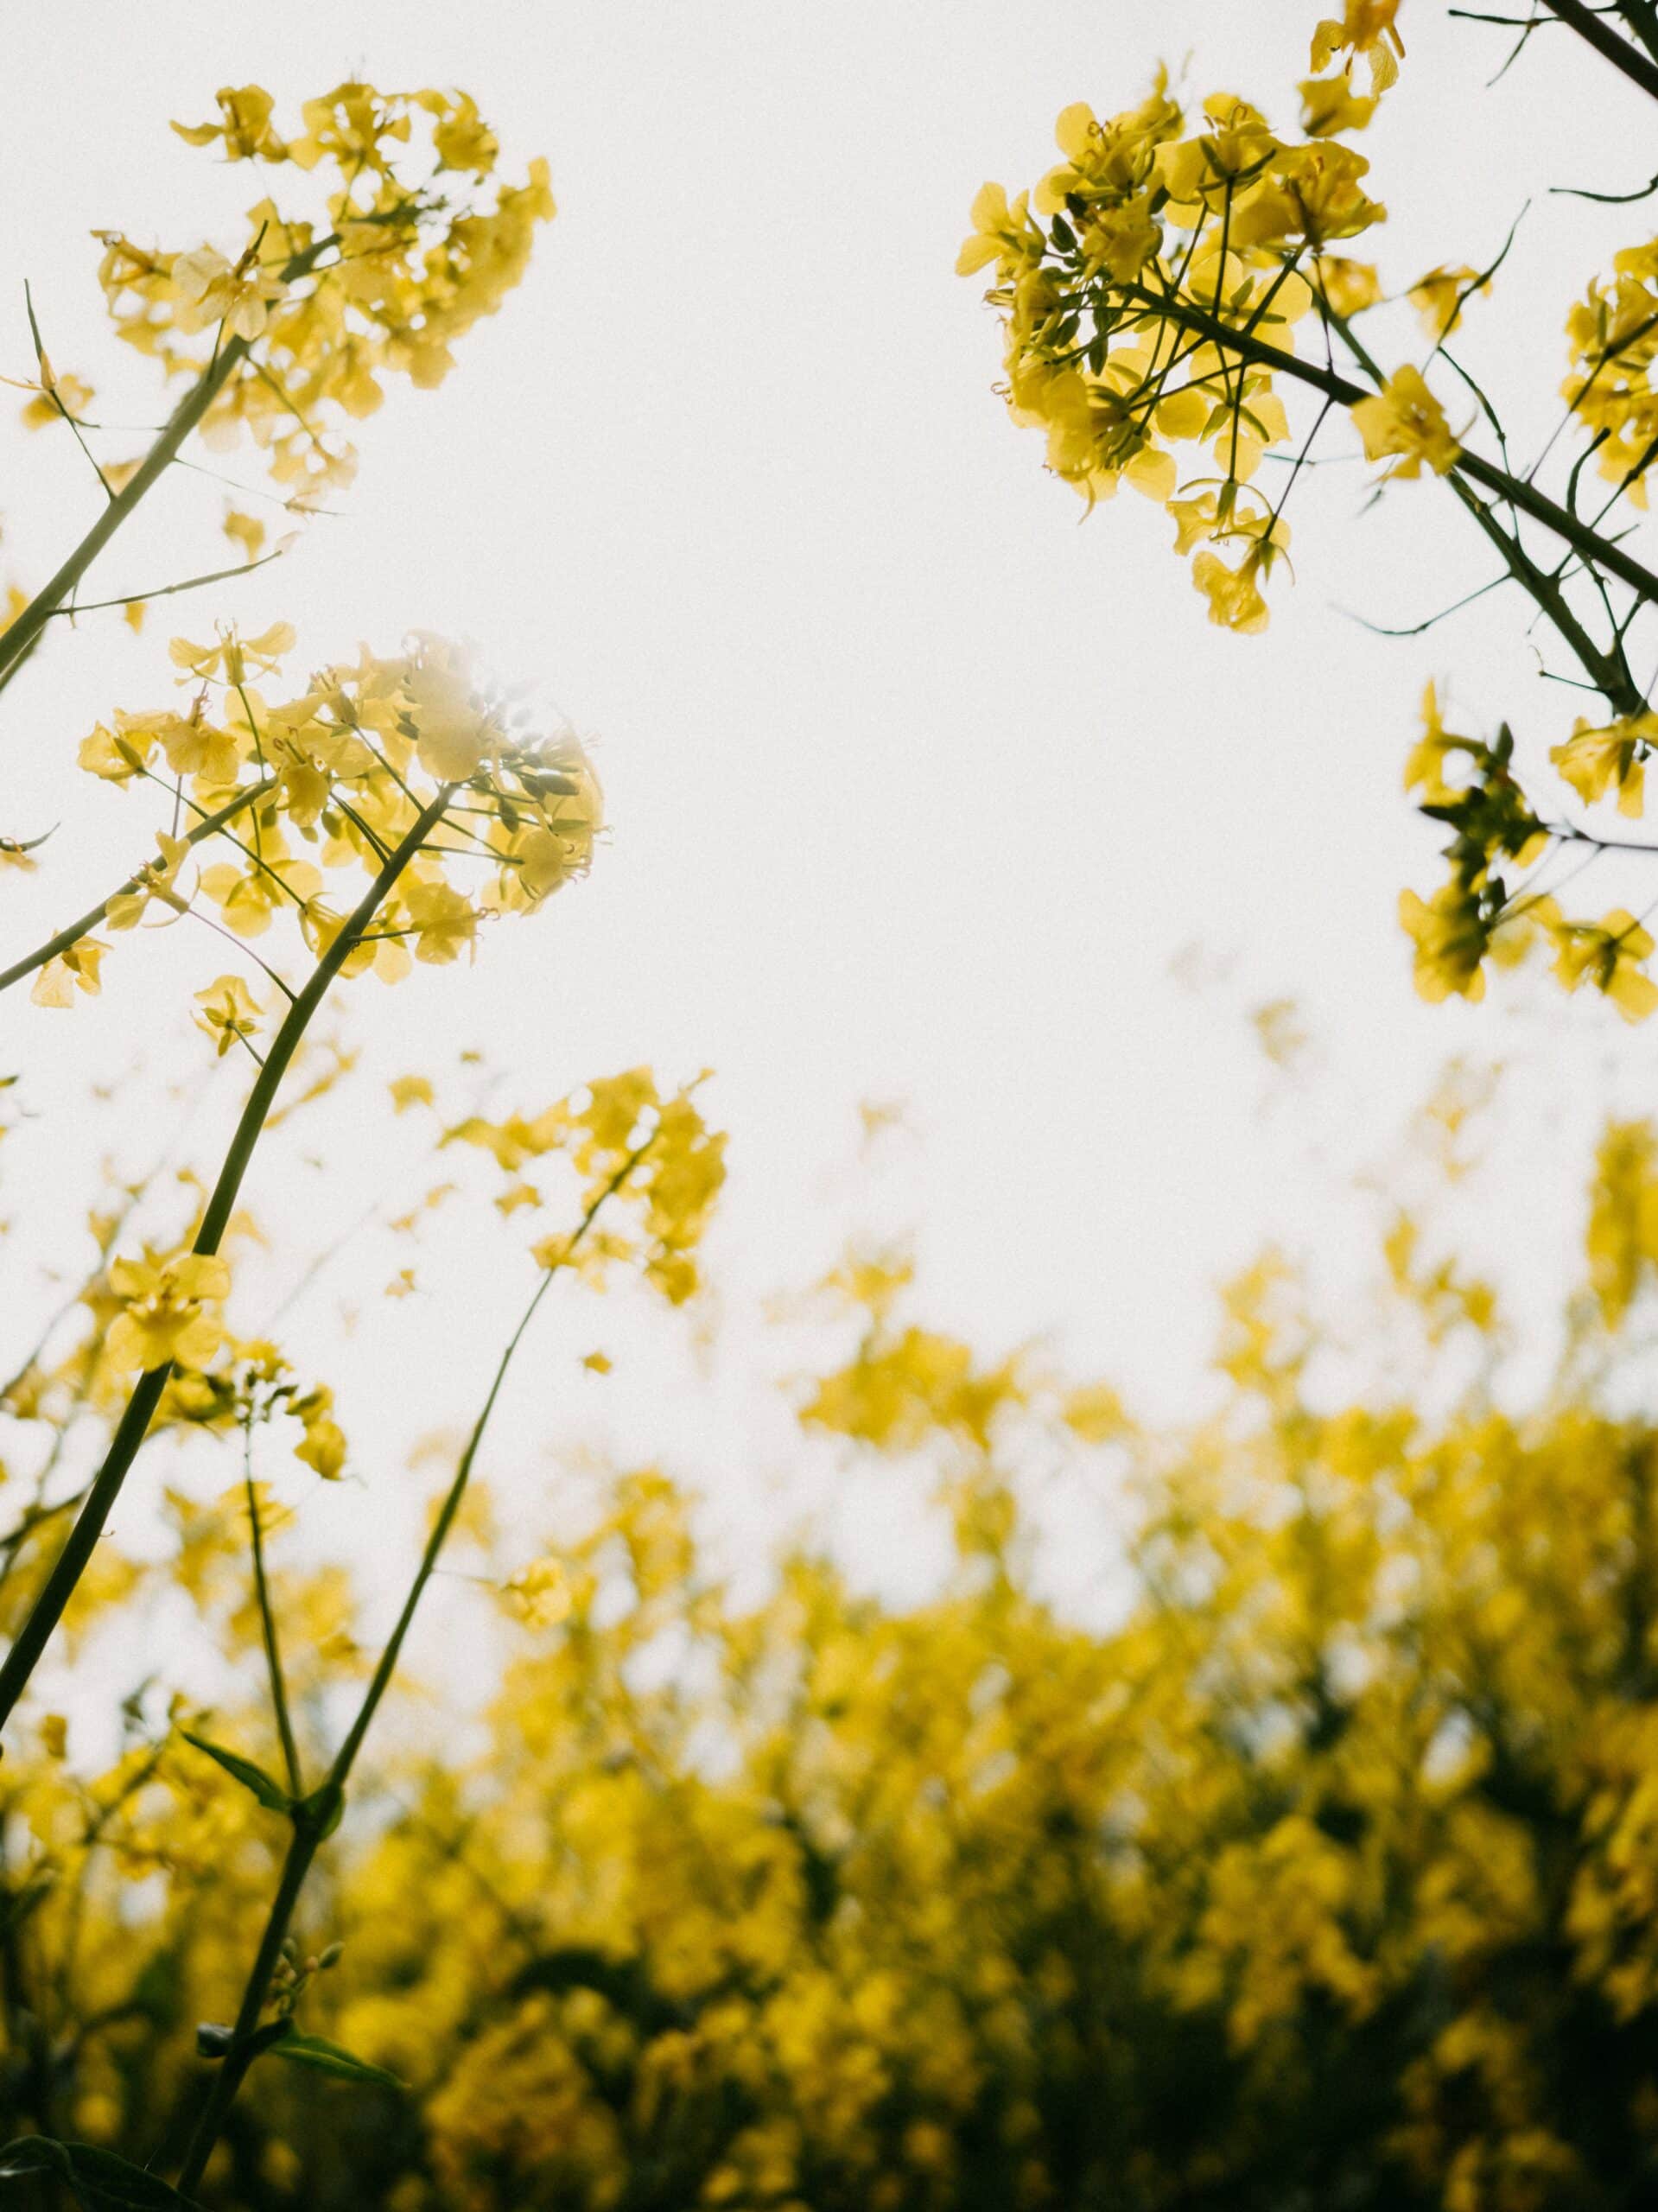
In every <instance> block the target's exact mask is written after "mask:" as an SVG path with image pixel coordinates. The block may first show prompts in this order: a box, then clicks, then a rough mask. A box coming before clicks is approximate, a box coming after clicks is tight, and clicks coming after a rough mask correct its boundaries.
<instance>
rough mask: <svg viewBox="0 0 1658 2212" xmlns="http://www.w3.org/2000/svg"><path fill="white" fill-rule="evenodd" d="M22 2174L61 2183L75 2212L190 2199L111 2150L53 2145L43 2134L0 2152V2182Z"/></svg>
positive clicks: (170, 2209) (168, 2209) (136, 2208)
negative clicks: (48, 2177)
mask: <svg viewBox="0 0 1658 2212" xmlns="http://www.w3.org/2000/svg"><path fill="white" fill-rule="evenodd" d="M26 2174H52V2175H55V2176H56V2177H57V2178H58V2179H59V2180H60V2181H64V2182H67V2183H68V2184H69V2193H70V2195H71V2196H73V2198H74V2200H75V2202H76V2203H77V2204H79V2206H80V2207H81V2212H175V2208H176V2207H178V2206H180V2205H183V2206H186V2207H193V2206H194V2199H193V2198H191V2197H188V2196H180V2195H179V2192H178V2191H177V2190H175V2189H174V2188H173V2187H172V2186H171V2185H170V2184H169V2183H167V2182H164V2181H162V2179H161V2178H160V2177H159V2176H158V2175H156V2174H147V2173H146V2172H145V2171H144V2170H143V2167H142V2166H130V2165H129V2164H127V2162H126V2160H125V2159H124V2158H117V2157H116V2155H115V2153H114V2152H113V2151H100V2150H98V2148H97V2147H96V2146H95V2145H92V2144H91V2143H56V2142H54V2141H52V2140H51V2139H50V2138H49V2137H48V2136H44V2135H21V2136H19V2137H18V2139H17V2140H16V2142H15V2143H8V2144H7V2145H6V2147H5V2149H4V2150H3V2151H0V2181H16V2180H20V2179H21V2178H22V2177H23V2176H24V2175H26Z"/></svg>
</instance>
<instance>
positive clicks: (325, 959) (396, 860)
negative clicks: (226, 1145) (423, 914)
mask: <svg viewBox="0 0 1658 2212" xmlns="http://www.w3.org/2000/svg"><path fill="white" fill-rule="evenodd" d="M449 791H450V786H449V785H448V784H445V785H442V786H441V789H440V790H439V791H438V793H437V796H436V797H435V798H434V799H432V800H431V802H430V803H429V804H428V805H427V806H425V807H423V808H422V810H421V812H420V814H419V815H418V816H417V817H416V820H415V822H414V823H413V825H412V827H411V828H410V830H409V831H408V833H407V835H406V836H404V837H403V840H402V842H400V843H399V844H398V846H397V849H396V850H395V851H394V852H393V853H392V854H391V856H390V857H389V859H388V860H387V861H386V863H385V865H384V868H382V869H381V870H380V872H379V874H378V875H377V876H376V877H375V879H374V880H373V882H372V884H371V885H370V887H369V888H368V890H367V891H366V892H365V893H364V896H363V898H362V900H361V901H360V903H359V906H357V908H356V910H355V912H353V914H352V915H351V917H350V918H349V919H348V920H347V922H346V925H345V926H344V927H343V928H342V929H341V931H340V934H339V936H338V937H336V938H335V939H334V943H333V944H331V945H330V946H329V947H328V949H327V951H326V952H325V953H324V954H323V955H322V957H321V959H320V960H319V961H318V962H317V964H316V967H315V969H314V971H313V973H312V976H311V980H310V982H308V983H307V985H306V986H305V988H304V989H303V990H302V992H301V993H300V995H299V996H298V998H296V999H295V1001H294V1003H293V1005H292V1006H291V1007H289V1011H288V1014H287V1016H286V1017H285V1019H284V1020H283V1025H282V1027H281V1028H280V1029H279V1030H278V1031H277V1032H276V1036H275V1038H274V1039H272V1042H271V1046H270V1053H269V1055H268V1057H267V1058H266V1060H265V1064H264V1067H262V1068H261V1069H260V1071H259V1074H258V1077H257V1081H256V1082H255V1084H254V1085H253V1088H252V1090H251V1091H250V1093H249V1094H248V1102H247V1104H246V1106H245V1108H244V1109H243V1111H242V1117H241V1120H240V1121H239V1122H238V1123H237V1126H236V1133H235V1135H234V1136H233V1137H232V1139H231V1144H230V1149H229V1151H228V1152H227V1153H226V1156H225V1164H224V1166H222V1167H221V1168H220V1169H219V1180H218V1181H217V1183H215V1185H213V1195H212V1196H211V1197H210V1198H209V1199H208V1201H207V1205H206V1210H205V1211H204V1212H203V1214H202V1217H201V1224H200V1228H199V1229H198V1230H197V1231H196V1239H195V1243H194V1245H193V1246H192V1247H191V1249H192V1250H193V1251H194V1252H197V1253H200V1254H212V1253H215V1252H217V1251H218V1249H219V1244H220V1242H221V1241H222V1239H223V1237H224V1235H225V1231H226V1228H227V1227H228V1226H229V1224H230V1217H231V1214H232V1211H233V1210H234V1208H235V1205H236V1200H237V1196H238V1192H240V1190H241V1187H242V1179H243V1177H244V1176H245V1174H246V1173H247V1167H248V1162H249V1161H250V1160H251V1158H252V1157H253V1149H254V1147H255V1146H256V1145H257V1142H258V1141H259V1135H260V1132H261V1131H262V1130H263V1128H264V1122H265V1116H267V1114H269V1112H270V1108H271V1105H272V1103H273V1102H274V1100H275V1098H276V1091H277V1089H278V1087H279V1086H280V1084H281V1083H282V1079H283V1076H284V1075H285V1074H286V1073H287V1071H288V1066H289V1062H290V1061H291V1060H292V1058H293V1057H294V1054H295V1052H297V1051H298V1049H299V1044H300V1040H301V1039H302V1037H303V1036H304V1034H305V1031H306V1028H307V1027H308V1023H309V1021H310V1020H311V1017H312V1015H313V1014H314V1013H315V1012H316V1010H317V1008H318V1007H319V1006H320V1005H321V1002H322V1001H323V999H324V997H325V996H326V995H327V990H328V987H329V985H330V984H331V983H332V982H333V981H334V977H335V976H337V975H338V974H339V972H340V969H341V968H342V967H343V966H344V965H345V963H346V959H347V958H348V957H349V956H350V954H351V952H352V950H353V948H354V946H355V945H356V944H357V942H358V939H359V937H360V936H361V934H362V932H363V931H365V930H366V929H367V927H368V925H369V924H370V923H371V922H372V920H373V918H374V916H375V913H376V912H378V908H379V906H381V904H382V902H383V901H384V899H385V898H386V897H387V896H388V894H389V893H391V888H392V887H393V885H394V884H395V883H396V882H397V879H398V877H399V876H400V875H401V874H403V870H404V868H407V867H408V865H409V863H410V861H412V860H413V859H414V857H415V855H416V853H417V852H418V851H419V850H420V849H421V847H422V844H424V842H425V841H426V837H427V835H428V833H429V830H430V829H432V827H433V826H434V824H435V823H436V822H437V821H438V820H439V819H440V818H441V816H442V813H443V810H444V809H445V807H446V806H447V805H448V801H449ZM172 1371H173V1363H172V1362H171V1361H170V1360H168V1361H165V1362H164V1363H162V1365H161V1366H159V1367H152V1368H150V1369H149V1370H148V1371H147V1372H146V1373H144V1374H143V1375H141V1376H139V1378H138V1381H137V1384H136V1385H135V1387H134V1389H133V1393H132V1395H131V1397H130V1399H129V1400H128V1402H127V1408H126V1411H125V1412H124V1414H122V1416H121V1420H120V1421H119V1423H118V1426H117V1428H116V1431H115V1434H114V1436H113V1438H112V1439H111V1443H110V1448H109V1452H108V1453H107V1454H106V1456H105V1460H104V1464H103V1465H102V1466H101V1467H100V1468H99V1469H98V1473H97V1475H96V1476H95V1477H94V1478H93V1480H92V1485H91V1488H90V1489H89V1490H88V1491H87V1493H86V1503H85V1504H84V1505H83V1506H82V1507H81V1510H80V1512H79V1516H78V1517H77V1519H76V1521H75V1524H74V1527H73V1529H71V1530H70V1532H69V1535H68V1537H67V1541H66V1542H65V1544H64V1547H63V1549H62V1551H61V1552H60V1553H59V1554H58V1557H57V1560H56V1561H55V1563H54V1566H53V1568H52V1571H51V1573H49V1574H48V1577H47V1579H46V1581H45V1583H44V1584H43V1585H42V1586H41V1592H40V1595H39V1596H38V1597H37V1598H36V1599H35V1603H34V1605H33V1606H32V1607H31V1608H30V1611H29V1618H27V1619H26V1620H25V1621H24V1623H23V1625H22V1628H21V1629H20V1630H18V1633H17V1639H16V1643H14V1644H13V1645H12V1647H11V1649H10V1651H9V1652H8V1653H7V1655H6V1659H5V1663H4V1665H3V1666H0V1727H3V1726H4V1725H5V1723H6V1721H7V1720H8V1719H10V1715H11V1713H12V1710H13V1708H14V1707H16V1703H17V1700H18V1699H19V1698H20V1697H21V1696H22V1694H23V1691H24V1689H25V1688H26V1687H27V1685H28V1682H29V1676H30V1675H32V1674H33V1673H34V1671H35V1667H36V1666H37V1665H38V1663H39V1662H40V1657H41V1653H42V1652H43V1651H44V1650H45V1649H46V1646H47V1644H48V1642H49V1641H50V1639H51V1637H52V1633H53V1630H54V1629H55V1628H56V1627H57V1624H58V1623H59V1622H60V1620H61V1619H62V1618H63V1611H64V1608H65V1606H66V1605H67V1604H68V1602H69V1600H70V1599H71V1597H72V1596H73V1594H74V1590H75V1586H76V1585H77V1583H79V1580H80V1578H81V1576H82V1575H83V1574H84V1573H86V1567H87V1565H88V1563H89V1561H90V1560H91V1559H92V1552H93V1550H94V1548H95V1547H96V1545H97V1543H98V1537H99V1536H100V1535H102V1534H103V1529H104V1523H105V1521H107V1520H108V1518H109V1516H110V1510H111V1507H112V1506H113V1505H114V1503H115V1501H116V1499H117V1498H118V1497H119V1496H120V1493H121V1486H122V1484H124V1482H125V1480H126V1478H127V1471H128V1469H129V1468H130V1466H131V1465H132V1462H133V1460H134V1459H136V1458H137V1453H138V1447H139V1446H140V1445H141V1444H142V1443H143V1440H144V1437H145V1434H146V1433H147V1432H148V1430H149V1424H150V1422H151V1421H152V1420H153V1419H154V1418H155V1414H156V1407H157V1406H158V1405H159V1404H160V1403H161V1398H162V1391H163V1390H164V1389H166V1387H167V1381H168V1376H170V1375H171V1373H172Z"/></svg>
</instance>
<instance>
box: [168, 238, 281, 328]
mask: <svg viewBox="0 0 1658 2212" xmlns="http://www.w3.org/2000/svg"><path fill="white" fill-rule="evenodd" d="M249 251H250V252H251V248H250V250H249ZM173 285H174V289H175V291H176V293H177V295H178V298H179V302H180V306H179V311H178V316H177V321H178V327H179V328H180V329H181V330H182V331H186V332H194V331H198V330H206V329H208V328H209V327H211V326H212V325H213V323H216V322H222V323H223V324H224V326H225V328H226V330H227V331H229V333H230V334H231V335H232V337H234V338H245V339H248V340H252V339H255V338H257V337H259V336H260V335H261V334H263V332H264V327H265V324H266V323H267V321H269V320H270V303H271V302H272V301H273V300H279V299H281V297H282V296H283V291H284V290H285V289H286V287H285V286H284V284H283V280H282V278H281V277H279V276H277V275H276V271H275V270H268V269H261V268H260V267H259V266H258V265H257V263H255V264H250V262H249V257H248V255H247V254H244V255H243V257H242V258H241V259H240V260H239V261H238V262H236V263H235V264H232V263H230V262H228V261H226V258H225V257H224V255H223V254H222V253H220V252H219V251H217V250H216V248H214V247H213V246H210V245H201V246H197V247H196V248H195V250H194V251H193V252H190V253H181V254H180V255H179V257H178V258H177V259H176V260H175V262H174V264H173Z"/></svg>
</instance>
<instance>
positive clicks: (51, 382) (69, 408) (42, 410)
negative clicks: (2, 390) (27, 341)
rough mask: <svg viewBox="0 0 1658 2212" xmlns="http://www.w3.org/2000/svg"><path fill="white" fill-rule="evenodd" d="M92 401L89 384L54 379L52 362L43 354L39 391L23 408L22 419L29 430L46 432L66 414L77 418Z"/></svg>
mask: <svg viewBox="0 0 1658 2212" xmlns="http://www.w3.org/2000/svg"><path fill="white" fill-rule="evenodd" d="M54 394H55V395H56V397H54ZM60 400H61V401H62V403H63V404H62V406H61V407H60V406H59V404H58V402H59V401H60ZM91 404H92V386H91V385H89V384H83V383H82V382H81V380H80V378H79V377H77V376H67V375H66V376H54V374H53V372H52V365H51V363H50V362H49V361H48V359H46V357H45V355H44V354H42V355H41V388H40V390H39V391H37V392H36V393H35V397H34V398H33V399H31V400H30V401H29V404H28V406H27V407H25V408H24V410H23V414H22V419H23V422H24V423H25V424H26V425H27V427H28V428H29V429H31V430H44V429H49V428H50V426H51V425H52V424H53V423H59V422H61V421H62V419H63V416H65V415H66V414H68V415H73V416H76V417H77V418H79V416H80V415H81V413H82V412H83V411H84V410H85V409H86V408H87V407H89V406H90V405H91Z"/></svg>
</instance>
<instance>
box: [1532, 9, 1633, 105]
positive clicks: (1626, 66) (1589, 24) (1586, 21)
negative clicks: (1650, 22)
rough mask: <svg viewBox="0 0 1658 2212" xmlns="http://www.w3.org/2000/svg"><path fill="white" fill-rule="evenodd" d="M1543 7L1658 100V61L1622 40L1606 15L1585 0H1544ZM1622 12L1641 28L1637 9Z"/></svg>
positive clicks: (1621, 12) (1631, 80)
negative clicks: (1586, 4) (1598, 11)
mask: <svg viewBox="0 0 1658 2212" xmlns="http://www.w3.org/2000/svg"><path fill="white" fill-rule="evenodd" d="M1543 5H1544V7H1546V8H1547V10H1548V11H1549V13H1550V14H1551V15H1552V16H1559V17H1560V21H1561V22H1563V23H1569V24H1570V25H1571V27H1572V29H1573V30H1574V31H1576V33H1577V34H1578V36H1579V38H1580V39H1582V40H1584V41H1585V43H1586V44H1588V45H1590V46H1592V47H1593V48H1594V49H1595V51H1596V53H1597V54H1604V55H1605V57H1606V59H1607V60H1608V61H1610V63H1611V65H1612V67H1613V68H1615V69H1619V70H1622V72H1623V74H1624V75H1625V76H1626V77H1627V78H1628V79H1629V82H1630V83H1631V84H1632V85H1639V86H1640V87H1641V89H1642V92H1646V93H1648V94H1649V95H1650V97H1651V98H1652V99H1655V100H1658V62H1655V61H1653V60H1650V59H1649V58H1648V55H1646V54H1642V52H1641V51H1640V49H1639V48H1637V47H1633V46H1631V45H1630V44H1629V41H1628V40H1627V39H1624V38H1620V37H1619V36H1618V35H1617V32H1616V31H1615V30H1614V29H1612V27H1611V25H1610V23H1609V22H1607V21H1606V20H1605V18H1604V16H1601V15H1599V14H1598V13H1597V11H1596V10H1594V9H1593V8H1590V7H1586V6H1585V4H1584V0H1543ZM1648 12H1649V11H1648ZM1619 13H1620V14H1622V15H1625V16H1629V17H1630V18H1631V20H1632V21H1636V24H1637V28H1638V19H1637V15H1636V10H1635V9H1634V8H1633V7H1626V8H1623V9H1620V10H1619Z"/></svg>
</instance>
